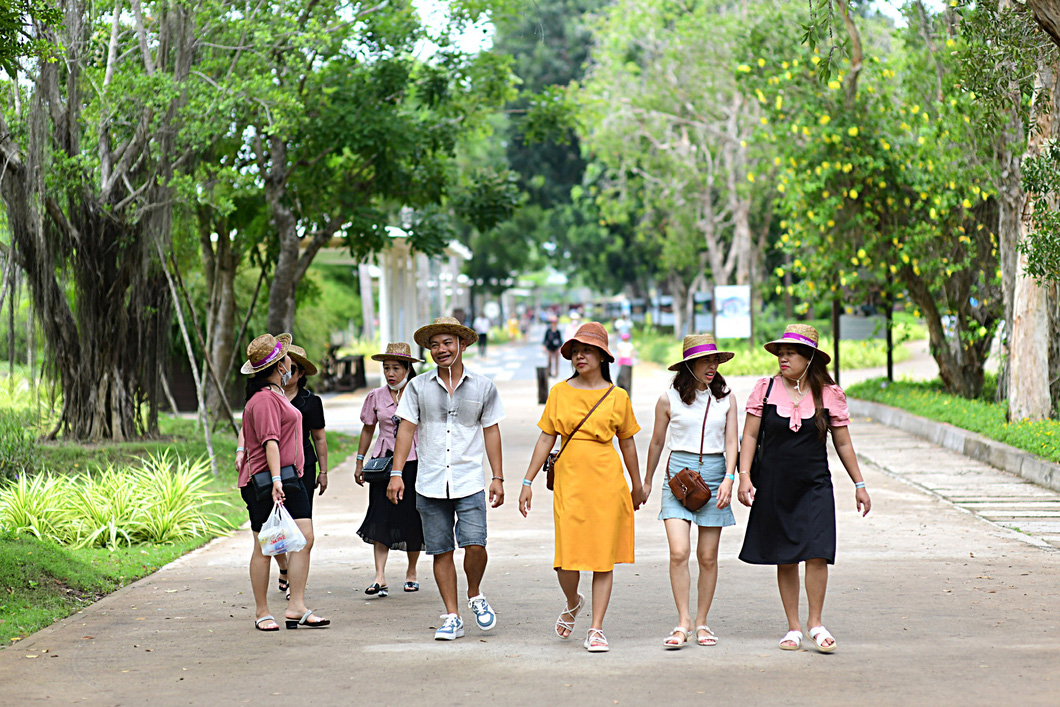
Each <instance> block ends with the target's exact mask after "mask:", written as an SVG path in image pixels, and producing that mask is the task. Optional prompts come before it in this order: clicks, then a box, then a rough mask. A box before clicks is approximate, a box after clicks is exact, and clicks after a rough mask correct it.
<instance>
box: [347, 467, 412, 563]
mask: <svg viewBox="0 0 1060 707" xmlns="http://www.w3.org/2000/svg"><path fill="white" fill-rule="evenodd" d="M401 480H402V481H404V482H405V495H404V497H403V498H402V499H401V500H400V501H398V503H397V504H393V503H391V502H390V499H388V498H387V497H386V487H387V484H388V483H389V482H388V481H377V482H375V483H370V484H368V513H366V514H365V516H364V522H363V523H361V527H360V528H358V529H357V534H358V535H360V536H361V539H362V540H364V541H365V542H366V543H382V544H384V545H386V546H387V547H388V548H390V549H391V550H401V551H403V552H420V551H422V550H424V549H425V546H424V544H423V525H422V524H421V523H420V514H419V511H417V510H416V462H415V461H410V462H405V468H404V469H402V471H401Z"/></svg>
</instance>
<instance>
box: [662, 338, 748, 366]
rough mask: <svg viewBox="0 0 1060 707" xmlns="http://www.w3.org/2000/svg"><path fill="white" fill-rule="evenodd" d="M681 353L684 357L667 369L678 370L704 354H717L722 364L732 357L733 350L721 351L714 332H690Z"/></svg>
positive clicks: (682, 345)
mask: <svg viewBox="0 0 1060 707" xmlns="http://www.w3.org/2000/svg"><path fill="white" fill-rule="evenodd" d="M681 355H682V356H683V358H682V359H681V360H680V361H678V362H677V363H675V364H674V365H672V366H670V367H669V368H668V369H667V370H670V371H678V370H680V369H681V366H683V365H684V364H686V363H688V362H689V361H693V360H695V359H697V358H703V357H704V356H717V357H718V363H719V364H722V363H725V362H726V361H728V360H730V359H732V357H733V356H735V355H736V354H734V353H733V352H732V351H719V350H718V344H717V343H716V342H715V341H714V335H713V334H689V335H688V336H686V337H685V340H684V343H682V344H681Z"/></svg>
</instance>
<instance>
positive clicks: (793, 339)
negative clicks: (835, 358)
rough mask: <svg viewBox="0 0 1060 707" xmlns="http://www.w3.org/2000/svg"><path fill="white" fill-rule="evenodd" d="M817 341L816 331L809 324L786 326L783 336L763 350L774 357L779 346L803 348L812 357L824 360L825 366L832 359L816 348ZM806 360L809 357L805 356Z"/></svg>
mask: <svg viewBox="0 0 1060 707" xmlns="http://www.w3.org/2000/svg"><path fill="white" fill-rule="evenodd" d="M819 340H820V337H818V336H817V330H816V329H814V328H813V327H812V326H810V325H809V324H788V326H787V328H786V329H784V334H783V336H781V337H780V338H779V339H774V340H773V341H770V342H769V343H768V344H765V350H766V351H768V352H769V353H771V354H773V355H774V356H776V355H777V348H779V347H780V345H781V344H794V345H796V346H805V347H807V348H809V349H810V350H811V351H812V352H813V355H815V356H817V357H818V358H822V359H824V362H825V363H826V364H827V363H828V362H829V361H831V360H832V357H831V356H829V355H828V354H827V353H825V352H824V351H823V350H821V349H819V348H817V342H818V341H819ZM807 358H809V356H807Z"/></svg>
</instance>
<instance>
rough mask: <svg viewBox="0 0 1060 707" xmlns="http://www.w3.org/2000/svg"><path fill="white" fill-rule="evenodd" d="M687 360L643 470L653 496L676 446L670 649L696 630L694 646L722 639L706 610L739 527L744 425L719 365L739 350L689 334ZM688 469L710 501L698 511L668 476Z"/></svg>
mask: <svg viewBox="0 0 1060 707" xmlns="http://www.w3.org/2000/svg"><path fill="white" fill-rule="evenodd" d="M682 350H683V352H684V353H683V358H682V359H681V360H680V361H678V362H677V363H675V364H673V365H672V366H670V368H669V370H671V371H675V372H676V374H677V375H675V376H674V379H673V384H672V386H671V387H670V388H669V389H667V391H666V392H665V393H663V394H662V395H661V396H660V397H659V401H658V402H657V403H656V404H655V429H654V431H653V432H652V436H651V444H650V445H649V446H648V468H647V469H646V470H645V474H644V493H645V496H647V495H648V494H650V493H651V489H652V477H653V476H654V474H655V467H656V466H657V465H658V464H659V459H660V458H661V457H662V453H663V449H664V448H665V447H667V446H668V447H669V448H670V455H669V457H668V459H667V461H666V474H665V475H664V480H663V484H662V490H661V491H660V493H661V495H662V509H661V510H660V512H659V520H661V521H663V524H664V526H665V527H666V541H667V543H669V546H670V588H671V589H672V590H673V594H674V602H675V603H676V604H677V627H676V628H674V630H673V631H671V632H670V635H669V637H667V638H666V640H664V641H663V645H665V646H666V647H667V648H681V647H682V646H684V645H685V644H686V643H687V642H688V641H689V640H691V638H692V635H693V627H695V628H694V631H695V637H696V643H698V644H699V645H701V646H713V645H716V644H717V642H718V639H717V637H716V636H715V635H714V632H713V631H711V630H710V628H709V627H708V626H707V614H708V613H709V612H710V605H711V602H712V601H713V600H714V589H715V587H716V586H717V583H718V543H719V541H720V540H721V529H722V528H723V527H725V526H727V525H735V524H736V519H735V518H734V517H733V515H732V508H731V507H730V505H729V504H730V502H731V501H732V487H733V480H734V479H735V473H736V452H737V449H738V448H739V429H738V422H737V419H736V405H734V404H733V400H732V395H731V394H730V391H729V388H728V386H726V384H725V379H724V378H723V377H722V376H721V374H720V373H718V365H719V364H722V363H725V362H726V361H728V360H730V359H731V358H732V357H733V356H734V355H735V354H733V353H732V352H730V351H719V350H718V346H717V344H716V343H715V342H714V337H713V336H711V335H710V334H694V335H691V336H686V337H685V340H684V344H683V346H682ZM682 469H691V470H692V471H693V473H696V474H699V476H700V477H702V479H703V481H705V482H706V484H707V487H708V488H709V489H710V492H711V499H710V500H709V501H707V503H706V505H704V506H703V507H702V508H699V509H698V510H694V511H693V510H689V509H688V508H686V507H685V506H684V505H682V503H681V501H679V500H678V499H677V497H676V496H674V494H673V492H672V491H671V490H670V486H669V481H670V479H671V478H672V477H673V476H676V475H677V474H678V473H679V472H680V471H681V470H682ZM693 526H695V527H696V528H697V529H698V538H697V546H696V558H697V560H698V561H699V580H698V582H697V587H698V592H697V604H696V620H695V623H693V622H692V615H691V613H690V611H689V606H688V592H689V588H690V586H691V577H690V575H689V571H688V559H689V556H690V555H691V552H692V544H691V540H690V537H689V536H690V531H691V529H692V527H693Z"/></svg>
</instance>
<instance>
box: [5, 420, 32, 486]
mask: <svg viewBox="0 0 1060 707" xmlns="http://www.w3.org/2000/svg"><path fill="white" fill-rule="evenodd" d="M28 422H29V416H28V414H26V413H25V412H16V411H13V410H4V409H0V481H3V480H5V479H14V478H15V477H17V476H25V475H27V474H32V473H33V472H34V471H36V469H37V457H38V455H39V453H40V450H39V449H38V445H37V434H36V432H34V431H33V429H32V428H31V427H30V426H29V425H28Z"/></svg>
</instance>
